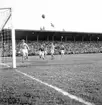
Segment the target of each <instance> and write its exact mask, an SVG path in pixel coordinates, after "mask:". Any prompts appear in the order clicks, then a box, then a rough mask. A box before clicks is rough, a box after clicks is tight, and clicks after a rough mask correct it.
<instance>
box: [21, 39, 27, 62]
mask: <svg viewBox="0 0 102 105" xmlns="http://www.w3.org/2000/svg"><path fill="white" fill-rule="evenodd" d="M28 50H29V46H28V45H27V44H26V43H25V40H22V42H21V44H20V52H21V54H22V62H24V60H26V59H28Z"/></svg>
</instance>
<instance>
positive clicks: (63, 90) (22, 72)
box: [0, 54, 102, 105]
mask: <svg viewBox="0 0 102 105" xmlns="http://www.w3.org/2000/svg"><path fill="white" fill-rule="evenodd" d="M17 66H18V67H17V69H16V70H14V69H4V70H0V105H102V54H75V55H65V56H63V57H62V58H61V56H60V55H56V56H55V59H54V60H51V58H50V56H47V57H46V58H45V60H42V59H39V57H38V56H33V57H31V56H30V57H29V61H26V62H25V63H21V58H20V57H18V58H17Z"/></svg>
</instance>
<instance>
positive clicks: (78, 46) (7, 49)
mask: <svg viewBox="0 0 102 105" xmlns="http://www.w3.org/2000/svg"><path fill="white" fill-rule="evenodd" d="M51 43H52V42H51V41H39V42H37V41H28V42H27V44H28V45H29V47H30V50H29V55H37V54H38V52H39V48H40V46H41V45H44V46H46V47H47V51H48V54H50V46H51ZM53 43H54V45H55V46H56V47H55V54H56V55H57V54H60V46H61V45H64V47H65V54H84V53H101V52H102V42H101V41H100V42H87V41H86V42H79V41H76V42H61V41H54V42H53ZM19 50H20V41H19V42H17V43H16V53H17V56H18V55H19V54H18V52H19ZM2 51H3V56H10V55H12V46H11V44H5V46H4V48H3V50H2Z"/></svg>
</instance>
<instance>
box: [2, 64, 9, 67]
mask: <svg viewBox="0 0 102 105" xmlns="http://www.w3.org/2000/svg"><path fill="white" fill-rule="evenodd" d="M0 65H3V66H7V67H10V66H9V65H7V64H5V63H0Z"/></svg>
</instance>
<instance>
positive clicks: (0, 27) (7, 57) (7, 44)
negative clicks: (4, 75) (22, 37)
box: [0, 8, 15, 69]
mask: <svg viewBox="0 0 102 105" xmlns="http://www.w3.org/2000/svg"><path fill="white" fill-rule="evenodd" d="M11 23H12V21H11V8H0V69H3V68H8V67H13V60H14V59H13V50H14V49H13V44H12V42H13V38H12V36H13V34H12V24H11ZM14 40H15V39H14Z"/></svg>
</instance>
